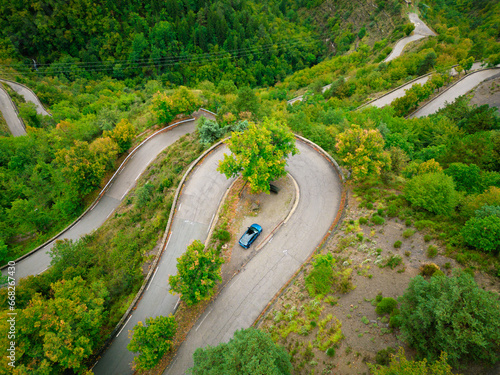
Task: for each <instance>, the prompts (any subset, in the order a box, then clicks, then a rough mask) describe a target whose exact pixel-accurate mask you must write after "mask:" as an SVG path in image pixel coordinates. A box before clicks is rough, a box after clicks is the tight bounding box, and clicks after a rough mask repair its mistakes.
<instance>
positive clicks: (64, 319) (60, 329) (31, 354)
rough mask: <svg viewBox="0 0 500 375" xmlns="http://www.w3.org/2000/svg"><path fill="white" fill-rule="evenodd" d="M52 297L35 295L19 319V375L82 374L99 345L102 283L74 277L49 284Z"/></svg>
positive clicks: (102, 317) (102, 316)
mask: <svg viewBox="0 0 500 375" xmlns="http://www.w3.org/2000/svg"><path fill="white" fill-rule="evenodd" d="M51 294H52V295H53V297H52V298H49V299H44V298H43V297H42V296H41V295H40V294H35V295H34V296H33V298H32V300H31V301H30V303H29V305H28V307H26V308H25V309H23V310H22V313H20V314H19V315H18V317H19V319H18V320H17V322H16V323H17V325H16V329H17V337H16V341H17V353H18V354H17V355H18V361H17V363H16V364H17V367H16V370H17V371H19V373H21V374H24V373H35V372H36V373H39V374H53V373H64V372H65V371H66V370H67V371H73V372H75V373H83V372H85V370H86V367H87V365H86V363H85V360H86V359H87V358H89V357H90V355H92V353H93V352H94V350H95V349H96V348H97V347H98V346H99V344H101V341H100V332H101V327H102V324H103V323H104V322H105V320H106V316H107V313H106V311H105V309H104V302H105V300H106V298H107V295H108V292H107V290H106V288H105V286H104V283H103V282H100V281H99V282H94V283H92V284H90V285H89V283H87V282H85V281H84V280H83V279H82V278H81V277H75V278H73V279H71V280H61V281H58V282H56V283H54V284H52V291H51ZM5 320H6V319H5ZM2 328H3V327H2ZM5 345H7V340H4V341H3V344H0V347H1V349H2V350H3V351H6V349H5V347H4V346H5Z"/></svg>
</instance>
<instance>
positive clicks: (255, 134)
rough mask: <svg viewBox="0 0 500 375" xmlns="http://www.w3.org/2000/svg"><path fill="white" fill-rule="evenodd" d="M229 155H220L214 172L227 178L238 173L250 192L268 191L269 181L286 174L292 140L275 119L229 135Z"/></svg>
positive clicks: (291, 152)
mask: <svg viewBox="0 0 500 375" xmlns="http://www.w3.org/2000/svg"><path fill="white" fill-rule="evenodd" d="M227 145H228V147H229V150H231V155H227V154H224V160H221V161H220V162H219V167H218V168H217V170H218V171H219V172H221V173H223V174H224V175H226V177H227V178H230V177H234V176H237V175H238V174H240V173H241V176H242V177H243V179H244V180H245V181H246V182H248V183H249V186H250V190H251V192H252V193H260V192H266V193H268V192H269V189H270V186H269V183H270V182H271V181H274V180H277V179H279V178H280V177H283V176H285V175H286V173H287V172H286V170H285V166H286V159H287V157H288V155H290V154H291V155H295V154H296V153H297V152H298V150H297V148H296V147H295V137H294V135H293V133H292V132H291V131H290V129H288V127H287V126H285V125H283V124H282V123H281V122H279V121H277V120H269V119H265V120H264V121H263V123H262V124H260V125H257V124H255V123H252V122H251V123H249V126H248V128H247V130H245V131H244V132H235V133H232V136H231V138H230V139H229V140H228V141H227Z"/></svg>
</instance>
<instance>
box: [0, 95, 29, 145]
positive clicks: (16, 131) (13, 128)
mask: <svg viewBox="0 0 500 375" xmlns="http://www.w3.org/2000/svg"><path fill="white" fill-rule="evenodd" d="M0 111H1V112H2V115H3V117H4V119H5V122H7V126H8V127H9V129H10V132H11V133H12V135H13V136H14V137H19V136H21V135H25V134H26V130H25V129H24V126H23V123H22V122H21V120H20V119H19V117H18V116H17V112H16V109H15V107H14V103H12V99H11V98H10V95H9V94H8V93H7V91H5V90H4V89H3V87H0Z"/></svg>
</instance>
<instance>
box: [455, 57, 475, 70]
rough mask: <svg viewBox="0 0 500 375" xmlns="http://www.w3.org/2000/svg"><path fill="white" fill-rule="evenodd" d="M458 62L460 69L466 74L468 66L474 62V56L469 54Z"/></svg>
mask: <svg viewBox="0 0 500 375" xmlns="http://www.w3.org/2000/svg"><path fill="white" fill-rule="evenodd" d="M459 64H460V66H461V67H462V69H463V70H464V71H465V73H466V74H467V72H468V71H469V70H470V68H472V64H474V57H472V56H470V57H468V58H466V59H463V60H461V61H460V63H459Z"/></svg>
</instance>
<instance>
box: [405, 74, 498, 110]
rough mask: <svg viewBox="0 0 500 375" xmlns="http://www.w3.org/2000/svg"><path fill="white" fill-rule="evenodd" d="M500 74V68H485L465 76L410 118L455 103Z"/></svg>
mask: <svg viewBox="0 0 500 375" xmlns="http://www.w3.org/2000/svg"><path fill="white" fill-rule="evenodd" d="M499 75H500V68H492V69H484V70H480V71H478V72H474V73H471V74H469V75H468V76H466V77H464V78H463V79H461V80H460V81H458V82H457V83H456V84H454V85H453V86H451V87H450V88H449V89H448V90H446V91H444V92H443V93H442V94H441V95H439V96H437V97H436V98H434V99H433V100H432V101H430V102H429V103H427V104H426V105H424V106H422V107H420V108H419V109H418V110H417V111H416V112H414V113H413V114H412V115H411V116H410V118H415V117H425V116H428V115H431V114H433V113H436V112H437V111H439V110H440V109H441V108H444V107H445V106H446V104H447V103H453V102H454V101H455V99H457V98H458V97H459V96H461V95H465V94H466V93H468V92H469V91H470V90H472V89H473V88H474V87H476V86H477V85H479V84H480V83H481V82H483V81H485V80H487V79H490V78H493V77H495V76H499Z"/></svg>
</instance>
